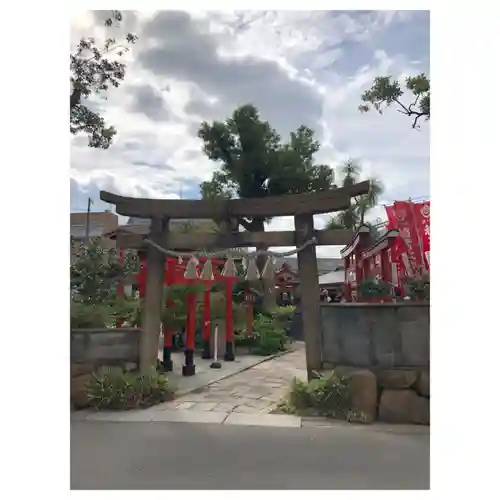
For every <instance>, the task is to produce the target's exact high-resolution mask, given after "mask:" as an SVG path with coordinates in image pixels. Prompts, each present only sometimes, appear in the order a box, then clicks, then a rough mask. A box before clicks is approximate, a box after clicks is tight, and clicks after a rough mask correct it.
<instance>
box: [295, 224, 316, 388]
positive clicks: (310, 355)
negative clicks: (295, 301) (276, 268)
mask: <svg viewBox="0 0 500 500" xmlns="http://www.w3.org/2000/svg"><path fill="white" fill-rule="evenodd" d="M295 234H296V245H297V247H299V246H301V245H303V244H304V243H305V242H306V241H308V240H310V239H311V238H312V237H313V236H314V220H313V216H312V215H309V214H301V215H295ZM297 263H298V267H299V277H300V288H301V294H300V298H301V305H302V324H303V329H304V340H305V342H306V366H307V378H308V380H311V379H313V378H315V375H314V372H317V371H320V370H321V316H320V309H319V284H318V262H317V260H316V247H315V246H314V245H310V246H308V247H306V248H305V249H304V250H302V251H301V252H298V254H297Z"/></svg>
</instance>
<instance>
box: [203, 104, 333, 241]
mask: <svg viewBox="0 0 500 500" xmlns="http://www.w3.org/2000/svg"><path fill="white" fill-rule="evenodd" d="M198 136H199V137H200V138H201V139H202V141H203V151H204V152H205V154H206V155H207V156H208V158H210V159H211V160H214V161H216V162H217V163H218V169H217V170H216V171H215V172H214V174H213V176H212V179H211V180H209V181H206V182H203V183H202V184H201V186H200V188H201V194H202V197H203V199H214V198H226V199H230V198H235V197H239V198H265V197H267V196H275V195H281V194H291V193H305V192H311V191H321V190H325V189H330V188H331V187H333V182H334V172H333V170H332V169H331V168H330V167H329V166H328V165H318V164H316V163H315V162H314V155H315V154H316V153H317V152H318V150H319V147H320V144H319V142H318V141H317V140H316V139H315V138H314V131H313V130H311V129H310V128H308V127H305V126H301V127H299V128H298V129H297V130H296V131H295V132H292V133H291V134H290V138H289V140H288V141H287V142H282V140H281V137H280V136H279V134H278V133H277V132H276V130H275V129H273V128H272V127H271V125H270V124H269V122H267V121H263V120H262V119H261V118H260V115H259V112H258V110H257V108H255V106H252V105H245V106H241V107H239V108H237V109H236V110H235V111H234V112H233V114H232V115H231V116H230V117H228V118H227V119H226V120H225V121H215V122H213V123H211V124H210V123H207V122H204V123H202V125H201V127H200V130H199V133H198ZM264 222H266V220H265V219H264V218H248V217H242V218H240V219H239V220H238V224H239V225H241V226H243V227H244V228H245V229H246V230H247V231H264Z"/></svg>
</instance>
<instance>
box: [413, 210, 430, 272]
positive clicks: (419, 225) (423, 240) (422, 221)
mask: <svg viewBox="0 0 500 500" xmlns="http://www.w3.org/2000/svg"><path fill="white" fill-rule="evenodd" d="M413 219H414V223H415V230H416V231H417V234H418V236H419V237H420V244H421V245H422V250H423V254H424V261H425V264H426V267H427V269H430V261H431V203H430V201H426V202H424V203H413Z"/></svg>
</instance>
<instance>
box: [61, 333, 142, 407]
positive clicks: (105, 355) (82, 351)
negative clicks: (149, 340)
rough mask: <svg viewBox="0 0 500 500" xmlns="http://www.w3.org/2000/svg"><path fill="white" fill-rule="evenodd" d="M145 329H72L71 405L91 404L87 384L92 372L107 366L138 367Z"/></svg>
mask: <svg viewBox="0 0 500 500" xmlns="http://www.w3.org/2000/svg"><path fill="white" fill-rule="evenodd" d="M141 333H142V330H140V329H138V328H118V329H112V328H107V329H92V328H85V329H75V330H72V331H71V344H70V350H71V373H70V377H71V386H70V387H71V393H70V394H71V405H72V407H73V408H75V409H79V408H84V407H85V406H87V396H86V386H87V384H88V382H89V381H90V379H91V377H92V373H95V372H98V371H99V370H101V369H102V368H104V367H113V368H114V369H119V370H122V371H133V370H136V369H137V368H138V363H139V348H140V344H139V343H140V338H141Z"/></svg>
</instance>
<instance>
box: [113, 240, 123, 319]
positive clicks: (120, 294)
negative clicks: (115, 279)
mask: <svg viewBox="0 0 500 500" xmlns="http://www.w3.org/2000/svg"><path fill="white" fill-rule="evenodd" d="M119 260H120V264H121V265H122V266H123V265H124V263H125V252H124V250H123V248H120V251H119ZM124 295H125V286H124V284H123V279H122V278H120V282H119V283H118V286H117V287H116V296H117V298H119V299H122V298H123V297H124ZM122 325H123V318H116V325H115V326H116V328H121V327H122Z"/></svg>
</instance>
